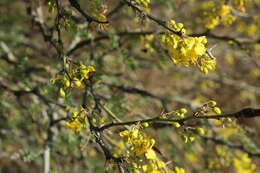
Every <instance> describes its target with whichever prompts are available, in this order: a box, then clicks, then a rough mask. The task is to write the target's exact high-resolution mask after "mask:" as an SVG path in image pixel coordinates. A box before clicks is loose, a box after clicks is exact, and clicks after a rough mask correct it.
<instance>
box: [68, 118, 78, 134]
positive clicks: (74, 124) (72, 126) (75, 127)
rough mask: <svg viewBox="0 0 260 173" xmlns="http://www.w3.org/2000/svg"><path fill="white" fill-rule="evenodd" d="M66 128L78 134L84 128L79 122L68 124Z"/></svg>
mask: <svg viewBox="0 0 260 173" xmlns="http://www.w3.org/2000/svg"><path fill="white" fill-rule="evenodd" d="M66 126H67V127H68V128H70V129H73V130H75V131H76V132H77V133H79V132H80V130H81V128H82V124H81V123H80V122H79V121H78V120H74V121H71V122H67V123H66Z"/></svg>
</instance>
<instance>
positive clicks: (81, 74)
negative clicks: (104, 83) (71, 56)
mask: <svg viewBox="0 0 260 173" xmlns="http://www.w3.org/2000/svg"><path fill="white" fill-rule="evenodd" d="M94 71H95V68H94V67H93V66H86V65H84V64H80V65H76V66H70V68H69V71H68V72H64V75H62V76H59V77H55V78H52V79H51V80H50V81H51V83H52V84H58V85H59V87H60V89H59V96H60V97H62V98H64V97H65V96H66V93H65V89H66V88H71V87H76V88H83V81H84V80H87V79H89V77H90V74H91V73H92V72H94Z"/></svg>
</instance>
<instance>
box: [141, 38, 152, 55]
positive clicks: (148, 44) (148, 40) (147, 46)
mask: <svg viewBox="0 0 260 173" xmlns="http://www.w3.org/2000/svg"><path fill="white" fill-rule="evenodd" d="M140 40H141V42H142V43H143V44H144V48H145V49H147V50H148V51H149V52H154V48H153V47H152V44H151V42H152V41H153V40H154V35H153V34H149V35H144V36H141V37H140Z"/></svg>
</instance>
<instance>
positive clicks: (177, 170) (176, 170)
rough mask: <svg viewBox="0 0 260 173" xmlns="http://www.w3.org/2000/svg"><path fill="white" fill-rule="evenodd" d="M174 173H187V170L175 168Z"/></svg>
mask: <svg viewBox="0 0 260 173" xmlns="http://www.w3.org/2000/svg"><path fill="white" fill-rule="evenodd" d="M174 173H185V170H184V169H183V168H179V167H175V168H174Z"/></svg>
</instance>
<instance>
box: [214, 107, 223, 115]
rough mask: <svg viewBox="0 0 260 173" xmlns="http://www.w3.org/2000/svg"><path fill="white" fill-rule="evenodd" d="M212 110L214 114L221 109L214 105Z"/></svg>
mask: <svg viewBox="0 0 260 173" xmlns="http://www.w3.org/2000/svg"><path fill="white" fill-rule="evenodd" d="M213 112H215V113H216V114H221V109H220V108H219V107H214V108H213Z"/></svg>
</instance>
